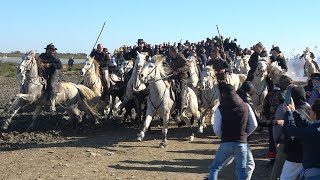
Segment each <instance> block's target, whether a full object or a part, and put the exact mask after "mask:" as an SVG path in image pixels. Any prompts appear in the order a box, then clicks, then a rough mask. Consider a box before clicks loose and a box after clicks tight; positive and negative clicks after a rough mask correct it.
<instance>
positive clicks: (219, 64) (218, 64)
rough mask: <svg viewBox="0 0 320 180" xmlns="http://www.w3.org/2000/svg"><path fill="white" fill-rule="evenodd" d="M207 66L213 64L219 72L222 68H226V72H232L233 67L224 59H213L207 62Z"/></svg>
mask: <svg viewBox="0 0 320 180" xmlns="http://www.w3.org/2000/svg"><path fill="white" fill-rule="evenodd" d="M207 66H212V67H213V69H214V70H216V71H217V72H219V71H220V70H221V69H226V72H231V68H230V66H229V64H228V63H227V61H225V60H224V59H221V58H219V59H211V60H209V61H208V62H207Z"/></svg>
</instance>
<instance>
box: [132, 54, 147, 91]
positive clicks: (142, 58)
mask: <svg viewBox="0 0 320 180" xmlns="http://www.w3.org/2000/svg"><path fill="white" fill-rule="evenodd" d="M147 61H148V59H147V55H146V54H144V53H139V52H137V58H136V62H135V68H136V72H135V73H136V74H132V76H134V77H135V83H134V84H133V90H134V91H142V90H144V89H146V85H145V84H143V83H141V82H140V78H139V74H140V73H141V70H142V68H143V66H144V65H145V64H146V63H147Z"/></svg>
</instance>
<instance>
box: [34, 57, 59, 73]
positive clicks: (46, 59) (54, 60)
mask: <svg viewBox="0 0 320 180" xmlns="http://www.w3.org/2000/svg"><path fill="white" fill-rule="evenodd" d="M39 59H40V62H41V63H49V64H50V65H51V66H50V67H49V68H44V67H42V66H40V67H39V68H40V69H41V71H42V72H41V74H40V75H42V76H43V75H52V74H54V72H55V71H56V70H57V69H62V63H61V61H60V59H59V58H58V57H57V56H48V55H47V53H42V54H40V56H39ZM39 72H40V71H39Z"/></svg>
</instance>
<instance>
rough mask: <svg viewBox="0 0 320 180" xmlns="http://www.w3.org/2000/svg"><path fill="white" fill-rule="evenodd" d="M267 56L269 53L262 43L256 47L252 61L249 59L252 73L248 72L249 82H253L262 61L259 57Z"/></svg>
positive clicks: (251, 57)
mask: <svg viewBox="0 0 320 180" xmlns="http://www.w3.org/2000/svg"><path fill="white" fill-rule="evenodd" d="M267 56H268V53H267V51H266V50H265V49H264V47H263V45H262V43H261V42H259V43H257V44H256V45H255V46H254V53H253V54H252V55H251V56H250V59H249V66H250V71H249V72H248V76H247V81H252V80H253V78H254V75H253V74H254V72H255V71H256V68H257V65H258V61H259V59H260V58H259V57H267Z"/></svg>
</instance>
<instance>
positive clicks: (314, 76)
mask: <svg viewBox="0 0 320 180" xmlns="http://www.w3.org/2000/svg"><path fill="white" fill-rule="evenodd" d="M310 79H317V80H320V73H313V74H311V76H310Z"/></svg>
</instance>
